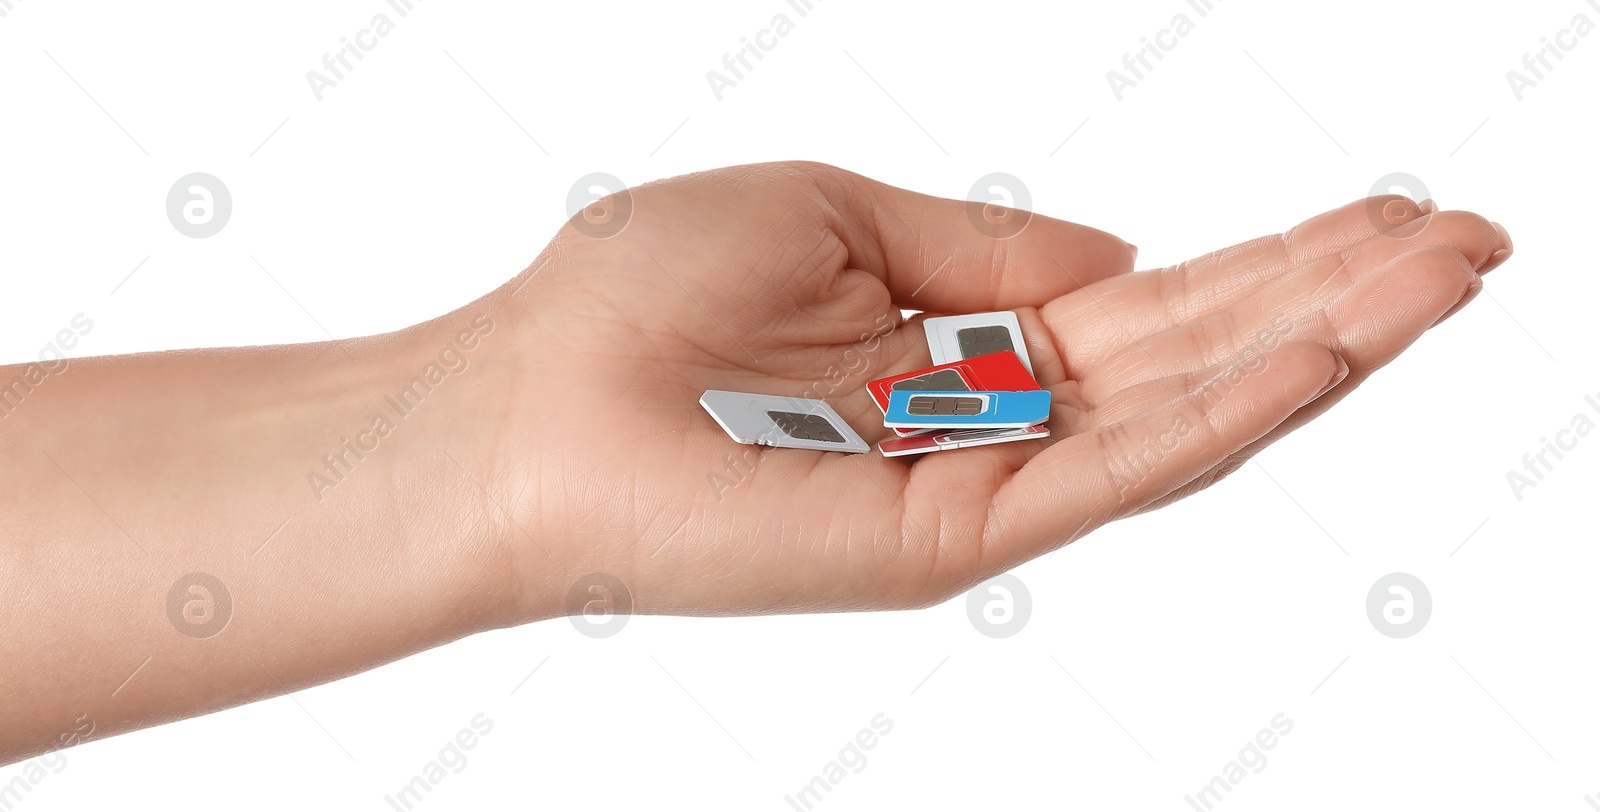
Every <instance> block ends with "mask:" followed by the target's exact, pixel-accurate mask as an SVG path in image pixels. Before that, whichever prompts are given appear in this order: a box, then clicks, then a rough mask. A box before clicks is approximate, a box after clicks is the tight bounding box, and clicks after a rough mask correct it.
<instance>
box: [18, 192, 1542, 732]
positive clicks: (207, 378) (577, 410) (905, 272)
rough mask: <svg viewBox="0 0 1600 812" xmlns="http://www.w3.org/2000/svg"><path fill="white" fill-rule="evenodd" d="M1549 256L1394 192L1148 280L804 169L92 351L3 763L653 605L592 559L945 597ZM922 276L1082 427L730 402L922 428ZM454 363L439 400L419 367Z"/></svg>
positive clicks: (936, 296)
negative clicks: (288, 337)
mask: <svg viewBox="0 0 1600 812" xmlns="http://www.w3.org/2000/svg"><path fill="white" fill-rule="evenodd" d="M607 207H609V208H610V210H611V216H610V219H609V220H608V219H607V218H606V216H605V212H604V210H605V209H606V208H607ZM629 209H631V214H630V215H629V216H627V217H626V218H625V219H624V218H623V217H622V216H621V213H623V212H627V211H629ZM975 215H976V216H977V217H978V219H977V220H974V219H973V217H974V216H975ZM623 222H625V227H623V228H622V229H621V230H620V232H617V233H612V232H615V231H616V227H617V226H618V225H619V224H622V223H623ZM1017 225H1023V226H1024V227H1023V228H1022V229H1021V231H1020V233H1016V234H1015V235H1013V236H1009V237H1008V238H1005V239H1000V238H997V237H995V236H991V235H992V234H993V233H994V232H995V230H996V229H1001V230H1014V227H1015V226H1017ZM986 232H987V233H986ZM1510 250H1511V242H1510V238H1509V237H1508V235H1507V234H1506V232H1505V230H1504V229H1502V228H1500V227H1499V226H1497V225H1495V224H1493V223H1491V222H1489V221H1487V220H1485V219H1483V218H1481V217H1479V216H1477V215H1474V214H1470V213H1466V212H1444V211H1437V210H1436V209H1435V207H1434V206H1433V205H1432V203H1431V202H1424V203H1423V204H1421V205H1418V204H1416V203H1413V202H1411V201H1409V200H1405V199H1404V198H1398V197H1386V198H1374V199H1371V200H1367V201H1358V202H1356V203H1353V204H1351V205H1348V206H1345V207H1343V208H1340V209H1336V210H1334V211H1332V212H1329V213H1326V214H1323V215H1320V216H1317V217H1314V218H1312V219H1310V220H1308V221H1306V222H1304V223H1302V224H1300V225H1299V226H1296V227H1294V228H1292V229H1290V230H1289V231H1287V232H1285V233H1283V234H1279V235H1273V236H1270V237H1263V238H1261V239H1259V240H1254V241H1251V242H1248V243H1244V244H1242V245H1238V246H1234V247H1231V248H1226V249H1223V250H1221V251H1217V252H1214V253H1212V254H1208V255H1206V256H1204V257H1200V258H1198V259H1195V260H1191V261H1189V262H1185V263H1182V264H1180V265H1176V266H1172V267H1169V268H1162V269H1155V270H1148V271H1143V272H1138V273H1135V272H1133V262H1134V258H1135V253H1136V249H1134V248H1133V247H1132V246H1131V245H1129V244H1127V243H1125V242H1123V241H1122V240H1121V239H1118V238H1116V237H1113V236H1111V235H1109V234H1106V233H1103V232H1100V231H1097V230H1094V229H1091V228H1087V227H1084V226H1080V225H1075V224H1072V223H1066V222H1062V221H1058V220H1052V219H1049V218H1047V217H1043V216H1039V215H1028V214H1027V213H1024V212H1016V211H1008V210H1003V209H996V208H993V207H990V208H987V209H980V210H976V211H975V210H974V208H973V204H968V203H965V202H961V201H951V200H943V199H938V198H932V197H927V196H924V195H919V194H915V193H912V192H908V191H904V190H900V189H896V188H892V187H889V186H885V185H883V184H879V183H876V182H874V181H871V180H868V179H866V178H863V177H860V176H858V175H854V174H851V173H848V172H845V171H843V170H839V169H836V168H833V167H828V166H823V165H819V164H805V163H782V164H765V165H757V166H745V167H734V168H729V169H721V170H716V171H712V172H706V173H700V174H695V175H689V176H685V177H681V178H675V179H672V180H668V181H662V182H658V183H652V184H649V185H646V186H643V187H640V188H637V189H634V190H632V191H631V192H629V193H627V194H626V195H625V196H624V197H622V198H617V199H612V200H609V201H606V202H603V203H602V204H600V205H599V208H595V209H592V210H589V211H586V212H585V213H583V214H580V215H579V216H578V217H576V218H574V220H573V221H572V222H570V223H569V224H568V225H567V226H566V227H564V228H563V229H562V230H561V232H560V233H559V234H557V236H556V238H555V239H554V240H553V241H552V242H551V243H550V245H549V246H548V247H547V248H546V249H545V251H544V252H543V253H542V254H541V255H540V256H539V258H538V259H537V260H536V261H535V262H534V264H533V265H532V266H531V267H530V268H529V269H528V270H526V271H524V272H523V273H522V274H520V275H519V276H518V277H516V278H515V279H512V280H511V281H509V282H507V283H506V285H504V286H503V287H501V288H500V289H498V290H496V291H494V292H492V293H490V294H489V295H487V296H485V297H483V298H481V299H479V300H477V301H475V302H473V303H471V304H469V305H467V306H466V307H463V308H461V309H459V310H456V311H453V312H451V313H449V314H446V315H444V316H441V317H440V318H438V319H435V320H433V321H430V322H427V323H424V324H419V325H416V326H414V327H411V328H408V329H405V330H401V331H399V332H396V333H391V334H386V335H380V336H373V337H367V338H358V339H349V340H342V341H336V342H327V343H319V344H303V345H293V346H279V347H264V348H235V349H216V350H203V351H184V352H167V353H153V354H144V355H132V356H121V357H109V358H90V359H81V360H73V361H71V362H70V364H66V365H64V366H63V365H57V366H58V367H60V368H58V369H56V370H55V371H54V372H53V373H52V374H49V375H48V376H47V377H45V378H44V379H43V381H42V382H41V383H37V384H36V385H34V386H32V388H31V391H28V392H27V393H26V396H25V398H22V399H21V400H20V401H16V402H13V403H11V404H9V406H10V407H12V408H11V409H10V411H9V413H8V414H7V415H6V416H5V418H4V419H3V420H0V492H3V493H6V494H8V498H7V499H5V500H4V501H0V526H3V527H4V528H5V535H4V539H5V541H4V544H3V546H0V594H4V595H5V596H6V600H4V601H0V645H3V650H4V651H5V652H7V656H6V657H4V658H0V702H3V705H4V716H5V719H6V724H5V725H3V726H0V762H14V761H19V760H23V759H26V758H29V757H31V756H34V755H37V754H40V753H42V752H45V751H47V750H49V749H52V748H55V747H59V746H62V745H63V744H73V743H77V742H78V741H82V740H84V739H86V738H100V737H104V736H108V735H113V734H116V733H119V732H125V731H129V730H134V729H137V728H141V727H146V726H150V725H154V724H159V723H162V722H166V721H171V720H175V719H179V718H184V717H189V716H195V715H199V714H203V713H208V712H211V711H215V710H219V709H222V708H227V707H231V706H235V705H239V704H242V703H246V702H251V701H255V700H258V699H263V698H266V697H270V696H275V695H279V694H282V693H284V692H286V691H292V690H297V689H300V688H304V687H307V686H310V685H314V684H317V683H321V682H326V681H329V680H333V679H337V678H339V677H342V676H346V675H349V674H353V673H356V672H358V671H361V670H364V669H368V668H372V667H375V666H377V665H380V664H382V663H385V662H389V661H392V660H395V659H398V658H401V657H404V656H407V655H409V654H412V653H414V652H417V651H420V650H423V649H426V648H429V647H432V646H436V645H440V644H442V643H445V642H448V641H451V640H455V639H458V638H461V637H464V636H466V635H469V634H473V633H476V632H479V631H483V630H487V629H492V628H501V627H505V626H511V625H516V624H522V623H528V622H533V621H538V620H543V619H549V618H554V617H560V616H563V615H566V614H570V613H576V612H580V611H582V610H583V608H584V604H585V603H587V602H589V601H590V600H591V599H593V598H594V597H595V596H600V597H604V598H609V599H611V600H612V601H613V602H614V603H615V601H617V600H618V599H619V598H620V597H621V596H618V595H614V594H609V593H605V592H594V593H587V592H584V591H583V590H582V588H580V589H579V591H578V594H577V595H575V596H573V595H569V592H570V591H571V590H572V589H573V586H574V584H575V583H577V582H578V581H579V579H580V578H582V577H584V576H586V575H589V574H591V573H605V574H608V575H610V576H613V577H615V578H617V579H619V580H620V581H621V582H622V583H623V584H624V585H625V589H626V590H627V592H628V595H629V596H631V601H632V611H634V612H636V613H651V614H676V615H737V614H757V613H784V612H823V611H850V610H870V609H904V608H913V607H924V606H929V605H932V604H936V603H939V602H941V601H944V600H946V599H948V598H950V597H951V596H953V595H956V594H959V593H961V592H962V591H964V590H966V589H968V588H969V587H971V586H972V585H974V584H976V583H978V582H980V581H982V580H983V579H985V578H988V577H990V576H993V575H995V574H997V573H999V572H1001V571H1004V570H1006V569H1008V568H1011V567H1014V566H1016V565H1017V564H1020V563H1022V562H1024V561H1027V560H1029V559H1031V558H1034V557H1036V556H1039V555H1042V554H1044V553H1047V552H1050V551H1051V550H1054V549H1056V548H1058V547H1060V546H1062V545H1064V544H1067V543H1070V542H1071V541H1073V540H1074V539H1077V538H1080V537H1082V536H1083V535H1085V534H1087V533H1089V532H1091V531H1093V530H1094V529H1095V528H1097V527H1100V526H1101V525H1104V524H1106V523H1108V522H1111V521H1114V520H1115V519H1118V518H1121V517H1124V516H1128V515H1131V514H1134V513H1138V512H1140V511H1144V510H1149V509H1152V508H1155V507H1159V506H1161V505H1164V504H1167V503H1169V502H1171V501H1174V500H1176V499H1180V498H1183V497H1184V496H1188V495H1190V494H1192V493H1195V492H1197V491H1199V490H1202V489H1204V488H1206V487H1208V486H1210V485H1212V484H1214V483H1215V482H1217V481H1218V480H1220V479H1222V478H1223V477H1225V476H1226V475H1227V474H1228V473H1230V472H1231V471H1233V470H1234V469H1236V468H1238V467H1239V466H1240V465H1241V464H1242V463H1243V462H1244V461H1245V460H1247V459H1249V457H1250V456H1252V455H1253V454H1255V453H1256V452H1258V451H1260V450H1261V449H1262V448H1264V447H1266V445H1268V444H1270V443H1271V442H1273V441H1274V440H1276V439H1277V438H1279V437H1281V436H1283V435H1284V434H1285V433H1287V432H1289V431H1292V430H1294V429H1295V428H1297V427H1299V426H1300V425H1302V424H1304V423H1305V422H1306V421H1308V420H1310V419H1312V418H1314V417H1316V416H1317V415H1319V414H1321V413H1322V412H1323V411H1325V410H1326V409H1327V408H1328V407H1329V406H1331V405H1332V404H1333V403H1335V402H1337V401H1338V400H1339V399H1341V398H1343V397H1344V396H1345V395H1346V394H1348V393H1349V392H1350V391H1351V390H1352V389H1353V388H1354V387H1356V386H1358V385H1360V383H1361V382H1362V381H1364V380H1365V379H1366V378H1367V376H1368V375H1370V374H1372V373H1373V372H1374V371H1375V370H1376V369H1378V368H1379V367H1381V366H1383V365H1384V364H1386V363H1388V362H1389V361H1391V360H1392V359H1394V358H1395V357H1396V356H1397V355H1398V354H1399V353H1400V352H1401V351H1402V350H1404V349H1405V348H1406V347H1408V346H1410V345H1411V344H1412V343H1413V342H1414V341H1416V340H1417V338H1418V337H1419V336H1421V334H1422V333H1423V332H1424V331H1426V330H1427V329H1428V328H1429V327H1431V326H1433V325H1435V324H1437V323H1438V322H1440V321H1441V320H1442V319H1444V318H1446V317H1447V316H1448V315H1450V314H1452V313H1453V312H1455V310H1456V309H1458V308H1459V307H1461V306H1462V305H1464V304H1465V303H1466V302H1467V301H1469V300H1470V299H1471V298H1472V296H1473V295H1474V294H1476V293H1477V291H1478V290H1479V289H1480V286H1481V284H1482V280H1481V275H1482V274H1483V273H1486V272H1488V271H1489V270H1491V269H1492V268H1493V267H1495V266H1497V265H1499V264H1500V263H1502V262H1504V260H1505V258H1506V257H1507V256H1509V254H1510ZM902 308H905V309H912V310H919V311H923V312H924V313H926V314H955V313H970V312H981V311H987V310H996V309H1007V310H1013V311H1015V312H1016V313H1017V315H1018V318H1019V319H1020V320H1021V323H1022V327H1023V331H1024V333H1025V335H1026V339H1027V342H1028V351H1029V354H1030V355H1031V357H1032V360H1033V366H1034V370H1035V374H1036V377H1037V378H1038V380H1039V383H1040V384H1041V385H1042V386H1044V387H1045V388H1047V389H1049V390H1050V391H1051V393H1052V395H1053V402H1054V405H1053V412H1052V417H1051V421H1050V427H1051V435H1052V436H1051V437H1050V438H1049V439H1047V440H1034V441H1026V442H1019V443H1012V444H1007V445H1000V446H991V447H985V448H977V449H967V450H960V451H950V452H941V453H936V454H932V455H928V456H925V457H910V458H896V459H888V458H884V457H882V456H881V455H879V454H877V453H875V452H874V453H869V454H863V455H849V454H840V453H830V452H816V451H800V450H791V449H781V450H766V451H763V450H760V449H758V448H756V447H753V446H741V445H737V444H734V443H733V442H732V441H730V440H729V439H728V437H727V436H726V435H725V434H724V433H723V432H722V430H721V429H720V428H719V427H718V426H717V425H716V424H715V423H714V422H713V421H712V420H711V418H710V417H709V416H708V415H707V414H705V412H704V411H703V410H702V409H701V408H700V407H699V405H698V403H697V401H698V398H699V396H700V394H701V393H702V392H703V391H704V390H706V389H713V388H715V389H731V390H737V391H746V392H758V393H767V394H777V395H791V396H812V397H822V398H824V399H826V400H827V401H828V402H829V403H830V404H832V405H833V406H834V407H835V408H836V409H837V410H838V411H839V412H840V413H841V414H842V415H843V416H844V417H845V419H846V420H847V421H848V422H849V423H850V425H851V426H852V427H853V428H855V429H856V430H857V431H858V432H859V433H861V434H862V436H863V437H865V438H866V439H867V440H868V441H869V442H873V443H876V442H878V441H880V440H883V439H886V438H887V437H888V435H889V431H888V430H887V429H884V428H882V426H881V415H880V414H879V413H878V412H877V409H876V407H875V406H874V405H873V404H872V403H871V401H870V399H869V398H868V397H867V396H866V394H865V393H864V391H863V387H864V386H865V384H866V383H867V382H868V381H869V380H872V379H875V378H879V377H884V376H887V375H890V374H894V373H898V372H903V371H908V370H912V369H918V368H921V367H925V366H928V365H929V364H930V363H931V362H930V358H929V354H928V349H927V345H926V342H925V339H924V337H923V331H922V329H921V326H920V324H919V323H918V322H920V320H921V319H922V318H923V316H918V317H915V318H913V319H911V320H910V321H909V322H906V323H901V318H900V310H901V309H902ZM430 363H433V364H437V365H438V368H441V369H442V370H443V371H442V372H436V375H435V377H434V381H435V383H436V386H434V387H432V388H431V389H429V390H428V391H427V393H426V395H425V396H424V397H422V398H421V399H420V401H415V402H413V405H412V406H411V408H410V410H409V413H408V414H406V415H405V416H403V417H402V416H400V415H399V414H398V413H397V412H396V410H395V409H394V407H393V406H392V405H391V404H390V403H389V402H387V401H385V399H384V398H385V396H386V395H388V396H391V397H393V396H395V395H396V393H399V392H401V390H402V389H403V388H405V387H406V386H407V384H408V382H409V381H411V380H412V379H413V378H414V377H419V376H426V375H427V374H428V372H429V371H430V370H429V364H430ZM452 369H453V370H457V371H450V370H452ZM27 373H28V370H27V367H26V365H17V366H11V367H5V368H0V383H4V382H6V381H11V380H13V379H14V378H17V377H18V376H25V375H26V374H27ZM552 382H557V383H552ZM418 391H420V390H418ZM380 414H383V415H386V416H387V419H388V420H389V421H390V423H391V425H392V428H390V429H388V430H387V431H384V432H382V433H381V434H382V436H379V432H375V431H374V430H373V427H374V424H375V420H374V418H375V416H377V415H380ZM346 440H350V441H352V443H355V444H357V448H358V450H360V448H362V447H365V448H366V449H368V450H367V451H365V452H363V453H361V454H360V456H359V457H357V456H356V455H355V454H354V453H352V452H349V451H345V450H343V449H344V446H345V442H346ZM1146 441H1150V443H1149V444H1147V442H1146ZM1152 447H1154V448H1157V449H1158V452H1150V451H1149V449H1150V448H1152ZM341 452H342V454H343V456H342V461H341V463H335V464H334V465H333V467H332V469H331V470H330V468H329V467H328V465H327V462H326V460H327V459H328V458H326V457H325V456H324V455H329V454H340V453H341ZM1141 452H1142V453H1143V456H1142V457H1141V456H1140V455H1141ZM730 461H732V462H733V463H734V464H733V465H731V466H730ZM312 474H316V475H318V476H321V477H323V478H324V479H323V480H322V481H320V482H319V481H318V480H317V479H316V478H315V477H313V476H312ZM191 573H206V574H209V575H211V576H214V578H215V579H216V582H214V583H220V588H218V587H216V586H212V587H208V588H206V589H203V590H201V591H185V590H184V589H183V586H184V584H183V583H180V581H181V579H183V578H184V576H187V575H189V574H191ZM175 587H177V589H176V591H175ZM224 595H225V596H226V598H227V599H229V600H231V611H225V610H224V609H222V608H220V606H221V603H222V602H223V601H222V598H223V596H224ZM169 607H172V608H171V611H172V612H177V613H178V614H177V616H176V617H173V616H172V615H170V614H169ZM185 612H187V614H185ZM224 615H225V616H226V618H225V619H226V623H225V624H220V622H219V621H216V620H214V619H216V618H220V617H223V616H224ZM207 621H211V622H213V623H219V624H220V625H219V626H218V628H212V627H209V626H206V622H207ZM86 729H87V730H89V731H90V732H89V733H84V731H85V730H86Z"/></svg>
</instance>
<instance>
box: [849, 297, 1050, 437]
mask: <svg viewBox="0 0 1600 812" xmlns="http://www.w3.org/2000/svg"><path fill="white" fill-rule="evenodd" d="M922 326H923V329H924V330H926V331H927V334H928V350H929V351H930V352H931V353H932V355H933V363H934V366H932V367H929V368H927V369H919V370H917V371H915V372H906V373H903V374H900V375H893V376H890V377H888V378H882V379H879V380H876V381H873V382H871V383H869V384H867V392H868V393H869V394H871V395H872V400H873V402H875V403H877V404H878V408H879V409H881V410H883V424H884V425H885V426H888V427H889V428H892V429H894V432H895V434H896V437H895V438H894V439H891V440H886V441H884V442H882V443H879V444H878V450H879V451H881V452H882V453H883V455H884V456H885V457H900V456H906V455H910V454H926V453H929V452H931V451H946V450H949V449H953V448H971V447H973V446H980V445H994V444H996V443H1011V442H1016V441H1018V440H1032V439H1038V438H1040V437H1048V436H1050V429H1049V428H1047V427H1046V426H1045V425H1044V423H1045V421H1046V420H1048V419H1049V418H1050V393H1049V392H1047V391H1044V390H1042V389H1040V388H1039V383H1038V382H1037V381H1035V380H1034V378H1033V366H1032V364H1031V363H1030V362H1029V360H1028V349H1027V345H1025V344H1023V342H1022V327H1021V325H1019V324H1018V323H1017V317H1016V315H1015V314H1013V313H1009V312H1000V313H974V314H971V315H967V316H944V317H940V318H933V319H928V320H927V321H924V322H923V323H922Z"/></svg>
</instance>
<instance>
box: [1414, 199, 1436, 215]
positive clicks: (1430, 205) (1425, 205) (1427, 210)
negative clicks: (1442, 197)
mask: <svg viewBox="0 0 1600 812" xmlns="http://www.w3.org/2000/svg"><path fill="white" fill-rule="evenodd" d="M1417 208H1419V209H1422V213H1423V214H1433V213H1434V212H1436V211H1438V210H1439V204H1437V203H1435V202H1433V198H1431V197H1430V198H1428V199H1427V200H1424V201H1422V202H1421V203H1418V204H1417Z"/></svg>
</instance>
